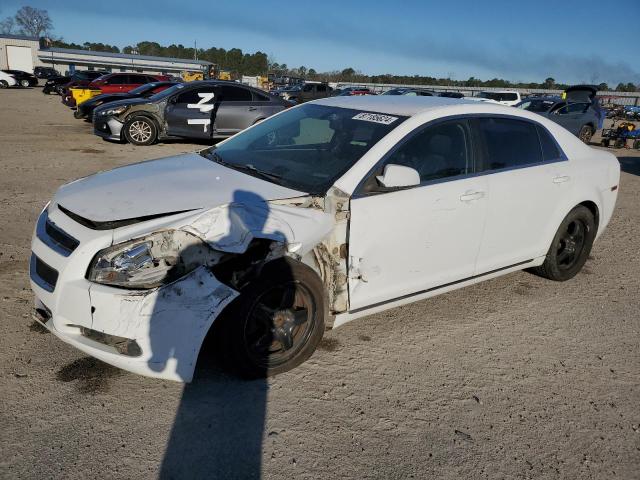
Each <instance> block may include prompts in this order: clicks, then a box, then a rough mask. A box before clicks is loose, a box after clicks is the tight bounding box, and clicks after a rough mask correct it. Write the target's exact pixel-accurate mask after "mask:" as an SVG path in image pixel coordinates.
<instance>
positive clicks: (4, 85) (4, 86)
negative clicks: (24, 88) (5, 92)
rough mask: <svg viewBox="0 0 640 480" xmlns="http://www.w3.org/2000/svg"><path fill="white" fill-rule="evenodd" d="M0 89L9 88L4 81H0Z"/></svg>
mask: <svg viewBox="0 0 640 480" xmlns="http://www.w3.org/2000/svg"><path fill="white" fill-rule="evenodd" d="M0 88H9V83H8V82H7V81H6V80H0Z"/></svg>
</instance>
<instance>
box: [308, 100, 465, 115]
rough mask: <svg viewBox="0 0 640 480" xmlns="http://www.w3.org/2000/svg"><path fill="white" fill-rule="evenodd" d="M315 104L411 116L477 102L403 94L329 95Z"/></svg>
mask: <svg viewBox="0 0 640 480" xmlns="http://www.w3.org/2000/svg"><path fill="white" fill-rule="evenodd" d="M313 103H315V104H317V105H326V106H328V107H340V108H352V109H355V110H369V111H373V112H379V113H388V114H391V115H402V116H407V117H411V116H413V115H417V114H418V113H423V112H426V111H429V110H437V109H440V108H444V107H455V106H459V105H465V104H466V105H477V102H472V101H469V100H463V99H461V98H450V97H411V96H409V97H407V96H403V95H397V96H396V95H363V96H354V97H329V98H323V99H321V100H316V101H314V102H313Z"/></svg>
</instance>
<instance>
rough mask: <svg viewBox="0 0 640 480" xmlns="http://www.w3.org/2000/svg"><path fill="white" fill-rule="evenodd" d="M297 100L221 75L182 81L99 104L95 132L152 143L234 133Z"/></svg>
mask: <svg viewBox="0 0 640 480" xmlns="http://www.w3.org/2000/svg"><path fill="white" fill-rule="evenodd" d="M290 106H291V104H290V103H289V102H287V101H285V100H283V99H282V98H278V97H275V96H273V95H269V94H268V93H266V92H264V91H262V90H258V89H257V88H252V87H248V86H246V85H240V84H238V83H235V82H224V81H220V80H216V81H212V80H201V81H195V82H188V83H179V84H177V85H174V86H173V87H171V88H168V89H166V90H163V91H162V92H160V93H156V94H155V95H153V96H152V97H149V98H131V99H128V100H120V101H117V102H110V103H108V104H105V105H102V106H100V107H97V108H96V109H95V110H94V113H93V128H94V130H93V131H94V133H95V134H96V135H98V136H100V137H102V138H104V139H107V140H115V141H119V142H123V141H127V142H129V143H132V144H134V145H151V144H153V143H155V142H156V141H157V140H163V139H169V138H194V139H202V140H211V139H214V138H225V137H229V136H231V135H234V134H236V133H238V132H240V131H242V130H244V129H245V128H247V127H250V126H251V125H254V124H255V123H258V122H259V121H261V120H264V119H265V118H267V117H270V116H271V115H274V114H276V113H278V112H280V111H282V110H284V109H285V108H288V107H290Z"/></svg>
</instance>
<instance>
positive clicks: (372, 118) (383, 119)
mask: <svg viewBox="0 0 640 480" xmlns="http://www.w3.org/2000/svg"><path fill="white" fill-rule="evenodd" d="M353 120H364V121H365V122H375V123H382V124H383V125H391V124H392V123H393V122H395V121H396V120H398V117H392V116H391V115H382V114H381V113H366V112H362V113H359V114H357V115H356V116H355V117H353Z"/></svg>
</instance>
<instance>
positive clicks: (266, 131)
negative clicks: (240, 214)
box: [200, 104, 406, 195]
mask: <svg viewBox="0 0 640 480" xmlns="http://www.w3.org/2000/svg"><path fill="white" fill-rule="evenodd" d="M404 120H406V117H400V116H391V115H385V114H380V113H370V112H363V111H360V110H352V109H347V108H337V107H328V106H324V105H314V104H305V105H302V106H300V107H296V108H293V109H291V110H287V111H285V112H284V113H282V114H280V115H277V116H275V117H273V118H270V119H268V120H264V121H263V122H261V123H259V124H258V125H256V126H254V127H252V128H251V129H249V130H247V131H245V132H242V133H240V134H238V135H236V136H234V137H232V138H230V139H229V140H227V141H225V142H224V143H222V144H220V145H219V146H217V147H212V148H210V149H207V150H203V151H202V152H200V153H201V155H202V156H204V157H206V158H209V159H211V160H212V161H216V162H218V163H221V164H223V165H227V166H229V167H230V168H235V169H237V170H241V171H244V172H246V173H248V174H249V175H254V176H257V177H260V178H264V179H266V180H268V181H270V182H273V183H277V184H279V185H283V186H285V187H288V188H292V189H295V190H300V191H304V192H308V193H310V194H315V195H324V194H325V193H326V192H327V190H328V189H329V187H331V185H333V184H334V182H335V181H336V180H337V179H338V178H340V177H341V176H342V175H343V174H344V173H345V172H346V171H347V170H348V169H349V168H351V166H353V165H354V164H355V163H356V162H357V161H358V160H359V159H360V158H361V157H362V156H363V155H364V154H365V153H366V152H368V151H369V149H370V148H371V147H373V146H374V145H375V144H376V143H377V142H378V141H379V140H380V139H381V138H382V137H384V136H385V135H386V134H387V133H389V132H390V131H391V130H393V129H394V128H396V127H397V126H398V125H400V124H401V123H402V122H403V121H404Z"/></svg>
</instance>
